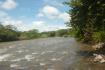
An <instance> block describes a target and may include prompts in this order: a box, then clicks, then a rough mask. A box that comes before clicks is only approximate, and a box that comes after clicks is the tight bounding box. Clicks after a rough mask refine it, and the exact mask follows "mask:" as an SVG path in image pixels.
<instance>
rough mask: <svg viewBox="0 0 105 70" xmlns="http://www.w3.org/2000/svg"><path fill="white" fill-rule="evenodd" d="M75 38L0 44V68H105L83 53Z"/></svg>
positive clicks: (67, 69) (83, 69)
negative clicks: (90, 60)
mask: <svg viewBox="0 0 105 70" xmlns="http://www.w3.org/2000/svg"><path fill="white" fill-rule="evenodd" d="M80 46H81V44H79V43H78V42H76V41H75V39H74V38H60V37H57V38H43V39H35V40H24V41H15V42H5V43H0V70H105V64H99V63H92V62H89V61H88V57H85V56H82V55H80V53H79V52H80V51H81V50H80Z"/></svg>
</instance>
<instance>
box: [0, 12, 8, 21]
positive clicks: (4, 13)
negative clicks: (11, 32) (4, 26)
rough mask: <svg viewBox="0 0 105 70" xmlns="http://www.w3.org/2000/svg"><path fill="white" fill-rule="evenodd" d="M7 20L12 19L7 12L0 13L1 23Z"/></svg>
mask: <svg viewBox="0 0 105 70" xmlns="http://www.w3.org/2000/svg"><path fill="white" fill-rule="evenodd" d="M7 19H10V17H9V16H8V14H7V13H6V12H4V11H0V22H2V21H5V20H7Z"/></svg>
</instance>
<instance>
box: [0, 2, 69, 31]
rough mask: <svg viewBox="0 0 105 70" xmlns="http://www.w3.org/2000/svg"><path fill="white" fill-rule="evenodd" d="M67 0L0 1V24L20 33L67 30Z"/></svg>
mask: <svg viewBox="0 0 105 70" xmlns="http://www.w3.org/2000/svg"><path fill="white" fill-rule="evenodd" d="M64 1H67V0H0V18H1V19H0V22H2V24H3V25H14V26H15V27H17V29H18V30H20V31H27V30H31V29H38V30H39V31H52V30H57V29H65V28H67V27H66V25H65V24H64V23H66V22H68V21H69V19H70V17H69V15H68V14H67V11H68V10H69V7H67V6H64V5H63V4H62V3H63V2H64Z"/></svg>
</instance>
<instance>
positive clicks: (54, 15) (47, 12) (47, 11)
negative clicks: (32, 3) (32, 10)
mask: <svg viewBox="0 0 105 70" xmlns="http://www.w3.org/2000/svg"><path fill="white" fill-rule="evenodd" d="M38 17H47V18H49V19H56V20H59V19H61V20H63V21H64V22H69V20H70V16H69V14H68V13H66V12H63V13H62V12H60V11H59V10H58V9H57V8H56V7H53V6H49V5H46V6H44V7H43V8H42V9H41V10H40V12H39V14H38Z"/></svg>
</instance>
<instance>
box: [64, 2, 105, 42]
mask: <svg viewBox="0 0 105 70" xmlns="http://www.w3.org/2000/svg"><path fill="white" fill-rule="evenodd" d="M66 4H67V5H68V6H69V7H70V10H69V14H70V16H71V21H70V23H68V25H70V26H71V27H72V28H73V30H75V37H76V38H78V39H79V40H82V41H84V42H90V41H92V42H103V41H105V1H104V0H70V1H69V2H66Z"/></svg>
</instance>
